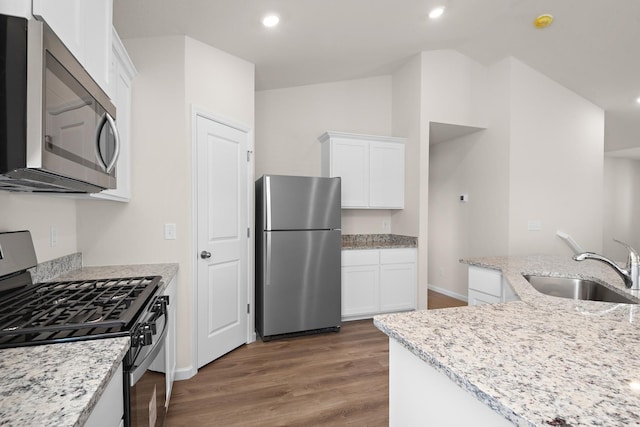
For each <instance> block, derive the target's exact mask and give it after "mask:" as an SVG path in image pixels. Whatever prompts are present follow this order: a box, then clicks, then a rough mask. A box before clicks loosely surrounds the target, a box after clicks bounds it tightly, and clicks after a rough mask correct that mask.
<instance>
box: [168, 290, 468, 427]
mask: <svg viewBox="0 0 640 427" xmlns="http://www.w3.org/2000/svg"><path fill="white" fill-rule="evenodd" d="M441 297H443V298H441ZM428 298H429V308H430V309H432V308H445V307H450V306H457V305H465V303H464V302H461V301H458V300H455V299H453V298H449V297H446V296H444V295H440V294H432V292H431V291H430V292H429V296H428ZM388 352H389V346H388V338H387V336H386V335H384V334H383V333H382V332H380V331H379V330H378V329H377V328H376V327H375V326H373V323H372V321H371V319H368V320H359V321H353V322H345V323H343V326H342V329H341V331H340V332H339V333H327V334H321V335H312V336H306V337H298V338H290V339H282V340H275V341H271V342H267V343H264V342H262V341H256V342H255V343H251V344H248V345H244V346H242V347H240V348H238V349H237V350H234V351H233V352H231V353H229V354H227V355H225V356H223V357H222V358H220V359H218V360H216V361H214V362H212V363H210V364H209V365H207V366H205V367H203V368H202V369H200V370H199V371H198V374H197V375H196V376H195V377H193V378H191V379H189V380H186V381H177V382H176V383H175V384H174V389H173V396H172V397H171V405H170V407H169V413H168V414H167V419H166V424H165V425H167V426H169V427H172V426H285V425H286V426H325V425H326V426H346V425H353V426H387V425H388V423H389V406H388V401H389V385H388V381H389V379H388V378H389V361H388Z"/></svg>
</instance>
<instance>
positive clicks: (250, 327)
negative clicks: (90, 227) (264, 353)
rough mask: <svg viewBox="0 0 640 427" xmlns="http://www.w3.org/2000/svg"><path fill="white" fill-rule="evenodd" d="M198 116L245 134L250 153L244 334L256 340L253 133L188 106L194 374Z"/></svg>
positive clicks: (194, 359) (195, 362) (193, 355)
mask: <svg viewBox="0 0 640 427" xmlns="http://www.w3.org/2000/svg"><path fill="white" fill-rule="evenodd" d="M198 117H203V118H205V119H208V120H211V121H214V122H217V123H220V124H222V125H224V126H229V127H232V128H234V129H237V130H239V131H241V132H244V133H246V134H247V150H248V151H249V161H248V162H247V198H248V200H247V225H248V227H249V230H250V234H249V238H248V241H247V266H246V268H247V304H249V307H250V310H249V313H247V331H246V343H247V344H248V343H251V342H254V341H255V340H256V332H255V315H254V312H255V289H254V288H255V287H254V281H255V276H254V269H253V268H251V266H253V265H254V258H255V251H254V247H255V237H254V236H255V220H254V216H255V213H254V212H255V209H254V204H255V196H254V194H255V186H254V184H253V182H254V176H255V170H254V169H255V159H254V132H253V129H251V128H250V127H249V126H247V125H245V124H243V123H240V122H237V121H234V120H231V119H229V118H227V117H224V116H221V115H218V114H213V113H211V112H209V111H208V110H206V109H205V108H202V107H199V106H196V105H191V207H192V209H191V275H192V277H193V280H192V284H191V294H192V295H191V297H192V298H191V307H192V310H191V312H192V315H191V323H192V325H193V327H192V330H191V367H192V369H193V372H194V375H195V373H197V371H198V369H197V366H198V310H197V307H198V253H199V250H198V209H197V203H198V191H197V190H198V188H197V183H198V165H197V160H198V159H197V154H198V139H197V136H198V135H197V132H196V127H197V120H198Z"/></svg>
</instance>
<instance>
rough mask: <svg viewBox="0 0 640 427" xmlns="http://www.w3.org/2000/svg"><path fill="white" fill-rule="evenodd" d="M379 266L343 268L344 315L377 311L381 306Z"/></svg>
mask: <svg viewBox="0 0 640 427" xmlns="http://www.w3.org/2000/svg"><path fill="white" fill-rule="evenodd" d="M378 280H379V276H378V266H377V265H369V266H358V267H343V268H342V316H343V317H345V316H355V315H361V314H373V313H377V312H378V310H379V306H380V301H379V297H378V289H379V283H378Z"/></svg>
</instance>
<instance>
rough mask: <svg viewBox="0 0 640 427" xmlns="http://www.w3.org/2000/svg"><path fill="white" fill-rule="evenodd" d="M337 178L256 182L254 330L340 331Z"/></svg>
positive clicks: (267, 335) (270, 333) (267, 333)
mask: <svg viewBox="0 0 640 427" xmlns="http://www.w3.org/2000/svg"><path fill="white" fill-rule="evenodd" d="M340 227H341V212H340V178H317V177H303V176H282V175H264V176H263V177H262V178H260V179H258V180H257V181H256V330H257V332H258V334H259V335H260V336H261V337H262V339H263V340H265V341H266V340H269V339H272V338H275V337H278V336H282V335H285V334H297V333H303V332H307V333H312V332H320V331H329V330H334V331H338V330H339V329H340V316H341V314H340V310H341V301H340V296H341V282H340V259H341V258H340V256H341V255H340V250H341V246H342V245H341V230H340Z"/></svg>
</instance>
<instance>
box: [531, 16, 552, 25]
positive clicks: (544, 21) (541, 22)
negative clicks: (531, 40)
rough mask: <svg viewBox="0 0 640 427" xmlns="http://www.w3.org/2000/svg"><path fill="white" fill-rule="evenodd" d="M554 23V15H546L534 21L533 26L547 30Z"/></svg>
mask: <svg viewBox="0 0 640 427" xmlns="http://www.w3.org/2000/svg"><path fill="white" fill-rule="evenodd" d="M552 22H553V15H549V14H545V15H540V16H538V17H537V18H536V19H534V20H533V25H534V26H535V27H536V28H547V27H548V26H549V25H551V23H552Z"/></svg>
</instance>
